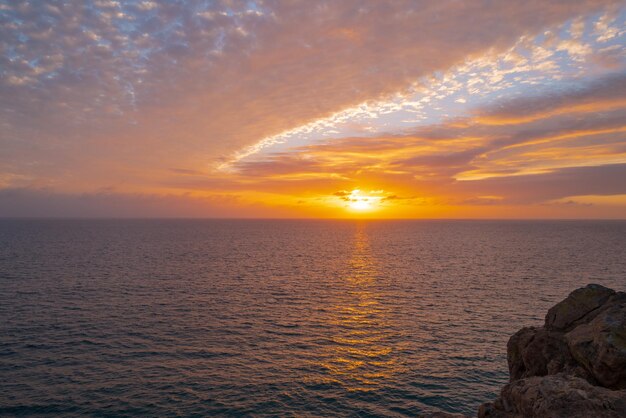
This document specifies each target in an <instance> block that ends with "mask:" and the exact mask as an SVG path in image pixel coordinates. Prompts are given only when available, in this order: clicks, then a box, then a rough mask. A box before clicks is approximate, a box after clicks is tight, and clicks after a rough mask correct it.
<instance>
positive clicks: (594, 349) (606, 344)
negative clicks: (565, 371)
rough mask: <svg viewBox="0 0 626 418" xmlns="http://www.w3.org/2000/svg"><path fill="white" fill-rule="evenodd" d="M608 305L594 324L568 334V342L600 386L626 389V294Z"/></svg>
mask: <svg viewBox="0 0 626 418" xmlns="http://www.w3.org/2000/svg"><path fill="white" fill-rule="evenodd" d="M608 304H609V305H610V306H608V307H607V308H606V309H603V311H602V312H601V313H600V314H599V315H598V316H596V317H595V318H594V319H593V320H592V321H591V322H589V323H588V324H582V325H579V326H577V327H576V328H574V329H573V330H571V331H570V332H568V333H567V334H566V335H565V340H566V341H567V344H568V346H569V350H570V352H571V354H572V356H573V357H574V358H575V359H576V361H577V362H578V363H579V364H581V365H582V366H583V367H584V368H585V369H586V370H587V371H589V372H590V373H591V375H593V377H594V378H595V380H596V381H597V382H598V383H599V384H600V385H602V386H604V387H608V388H613V389H626V294H624V293H621V294H618V295H616V297H613V298H612V300H610V301H609V302H608Z"/></svg>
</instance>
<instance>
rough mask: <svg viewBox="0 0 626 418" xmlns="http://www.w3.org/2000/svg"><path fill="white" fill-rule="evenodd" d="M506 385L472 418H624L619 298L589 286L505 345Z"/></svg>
mask: <svg viewBox="0 0 626 418" xmlns="http://www.w3.org/2000/svg"><path fill="white" fill-rule="evenodd" d="M507 358H508V363H509V374H510V383H509V384H507V385H506V386H504V388H503V389H502V391H501V393H500V397H499V398H498V399H497V400H496V401H495V402H492V403H487V404H484V405H482V406H481V407H480V410H479V411H478V416H479V417H496V418H504V417H507V418H509V417H510V418H513V417H516V418H517V417H573V418H576V417H581V418H582V417H626V293H624V292H615V291H614V290H611V289H608V288H606V287H603V286H600V285H594V284H590V285H588V286H586V287H584V288H581V289H577V290H575V291H573V292H572V293H571V294H570V295H569V296H568V297H567V298H566V299H565V300H563V301H562V302H559V303H558V304H556V305H555V306H553V307H552V308H551V309H550V310H549V311H548V314H547V315H546V320H545V325H544V326H543V327H540V328H535V327H529V328H522V329H521V330H519V331H518V332H516V333H515V334H514V335H513V336H512V337H511V339H510V340H509V343H508V345H507Z"/></svg>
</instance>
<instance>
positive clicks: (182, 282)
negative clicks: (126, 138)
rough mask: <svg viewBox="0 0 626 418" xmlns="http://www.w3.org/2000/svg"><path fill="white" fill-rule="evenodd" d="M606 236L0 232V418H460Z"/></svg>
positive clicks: (304, 228)
mask: <svg viewBox="0 0 626 418" xmlns="http://www.w3.org/2000/svg"><path fill="white" fill-rule="evenodd" d="M588 283H598V284H602V285H605V286H608V287H611V288H614V289H616V290H624V289H625V288H626V222H624V221H434V220H433V221H431V220H429V221H404V220H403V221H381V220H378V221H373V220H372V221H366V220H69V219H68V220H32V219H31V220H29V219H23V220H17V219H5V220H0V416H3V417H4V416H94V417H95V416H99V417H104V416H119V417H125V416H128V417H130V416H150V417H170V416H176V417H178V416H185V417H186V416H197V417H203V416H233V417H235V416H272V417H273V416H277V417H296V416H297V417H314V416H316V417H317V416H319V417H342V416H346V417H375V416H376V417H378V416H391V417H400V416H416V415H419V414H422V413H427V412H435V411H445V412H453V413H454V412H457V413H465V414H468V415H475V413H476V410H477V408H478V406H479V405H480V404H481V403H483V402H486V401H489V400H493V399H494V398H495V397H496V396H497V394H498V392H499V390H500V387H501V386H502V385H504V384H505V383H506V382H507V381H508V369H507V362H506V343H507V340H508V338H509V337H510V336H511V335H512V334H513V333H514V332H516V331H517V330H518V329H520V328H521V327H524V326H540V325H542V323H543V320H544V316H545V313H546V311H547V309H548V308H550V307H551V306H552V305H554V304H555V303H557V302H558V301H560V300H562V299H563V298H564V297H566V296H567V295H568V294H569V292H571V291H572V290H574V289H576V288H578V287H581V286H584V285H586V284H588Z"/></svg>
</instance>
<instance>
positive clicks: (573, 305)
mask: <svg viewBox="0 0 626 418" xmlns="http://www.w3.org/2000/svg"><path fill="white" fill-rule="evenodd" d="M614 294H615V291H614V290H612V289H609V288H606V287H604V286H601V285H599V284H588V285H587V286H586V287H582V288H580V289H576V290H574V291H573V292H572V293H570V294H569V296H568V297H567V298H565V300H563V301H561V302H559V303H557V304H556V305H554V306H553V307H552V308H550V310H549V311H548V314H547V315H546V324H545V327H546V329H549V330H557V331H566V330H568V329H571V327H572V326H574V325H575V324H576V323H577V322H578V321H580V320H581V319H583V318H584V317H585V316H587V315H589V314H590V313H592V312H593V311H594V310H596V309H598V308H599V307H600V306H602V305H603V304H604V303H605V302H606V301H607V300H608V299H609V298H610V297H611V296H613V295H614Z"/></svg>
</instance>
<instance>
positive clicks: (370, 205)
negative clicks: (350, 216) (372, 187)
mask: <svg viewBox="0 0 626 418" xmlns="http://www.w3.org/2000/svg"><path fill="white" fill-rule="evenodd" d="M380 200H381V198H380V197H379V196H373V195H369V194H367V193H364V192H362V191H361V190H359V189H354V190H352V193H350V195H349V196H348V206H349V207H350V209H352V210H355V211H359V212H367V211H372V210H375V209H378V207H379V204H380Z"/></svg>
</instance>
